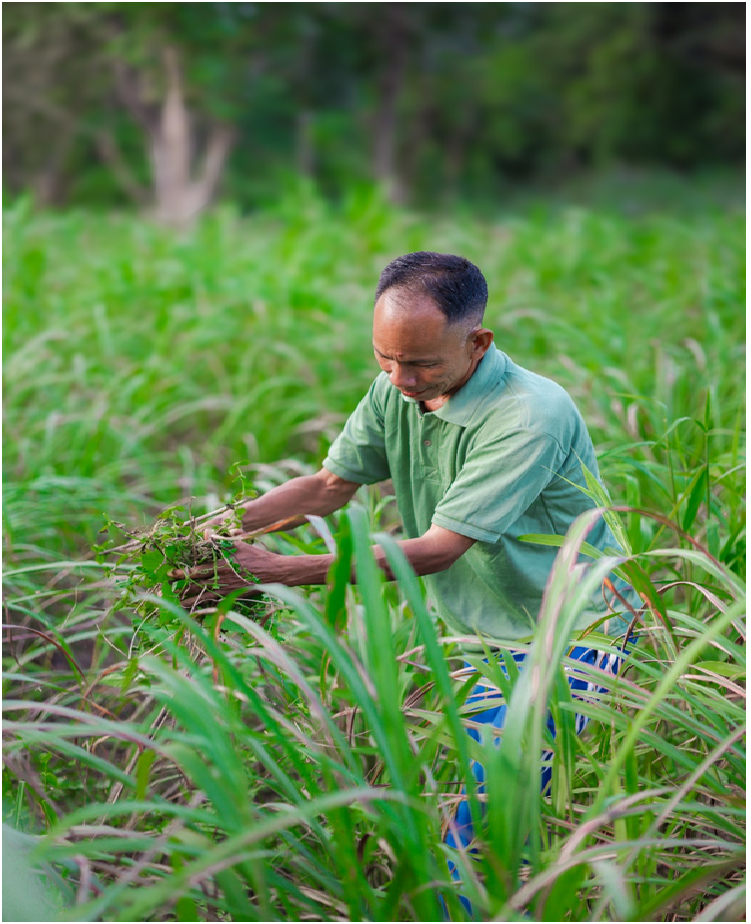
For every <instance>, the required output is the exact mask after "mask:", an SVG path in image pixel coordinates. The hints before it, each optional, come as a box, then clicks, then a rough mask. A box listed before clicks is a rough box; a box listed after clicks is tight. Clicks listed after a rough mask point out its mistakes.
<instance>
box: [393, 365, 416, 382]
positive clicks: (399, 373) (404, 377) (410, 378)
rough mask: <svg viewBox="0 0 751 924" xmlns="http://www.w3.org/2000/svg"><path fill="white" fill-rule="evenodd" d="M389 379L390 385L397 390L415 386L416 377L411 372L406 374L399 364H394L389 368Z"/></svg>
mask: <svg viewBox="0 0 751 924" xmlns="http://www.w3.org/2000/svg"><path fill="white" fill-rule="evenodd" d="M389 378H390V379H391V384H392V385H395V386H396V387H397V388H409V387H410V386H413V385H416V384H417V377H416V376H415V374H414V373H413V372H407V370H406V369H405V368H404V367H403V366H400V365H399V363H394V365H393V366H392V367H391V372H390V373H389Z"/></svg>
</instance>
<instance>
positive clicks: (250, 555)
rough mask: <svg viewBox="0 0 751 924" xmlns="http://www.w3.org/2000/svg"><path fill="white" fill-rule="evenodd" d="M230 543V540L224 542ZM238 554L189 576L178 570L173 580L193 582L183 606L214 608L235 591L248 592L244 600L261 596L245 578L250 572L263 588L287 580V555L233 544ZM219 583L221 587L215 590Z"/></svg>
mask: <svg viewBox="0 0 751 924" xmlns="http://www.w3.org/2000/svg"><path fill="white" fill-rule="evenodd" d="M224 541H225V542H226V541H227V540H226V539H224ZM232 544H233V545H234V546H235V549H236V552H235V554H234V555H233V556H232V558H231V559H229V560H226V559H220V560H219V561H217V563H216V568H215V567H214V565H198V566H197V567H195V568H190V569H189V570H188V571H187V574H186V572H184V571H182V570H175V571H173V572H172V573H171V574H170V577H171V578H172V579H173V580H179V579H180V578H188V579H190V582H191V583H190V585H189V586H188V587H187V588H186V590H185V591H184V596H183V597H182V603H183V606H186V607H191V606H193V605H194V604H196V603H201V604H214V603H216V602H217V600H219V599H220V598H221V597H226V596H227V595H228V594H231V593H232V592H233V591H236V590H240V589H244V591H245V592H244V593H243V594H242V596H246V595H248V596H252V595H253V594H257V593H260V591H258V590H256V588H255V584H253V583H252V581H251V580H250V578H248V577H246V576H245V573H246V572H250V574H252V575H253V576H254V577H255V578H257V579H258V581H259V583H261V584H270V583H274V582H282V583H283V578H284V564H285V562H284V559H285V556H284V555H276V554H275V553H274V552H269V551H268V549H265V548H264V547H263V546H261V545H258V544H254V545H248V544H247V543H245V542H242V541H240V540H236V541H233V543H232ZM215 581H218V585H219V586H218V587H215V586H214V584H215Z"/></svg>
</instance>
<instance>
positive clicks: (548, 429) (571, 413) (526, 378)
mask: <svg viewBox="0 0 751 924" xmlns="http://www.w3.org/2000/svg"><path fill="white" fill-rule="evenodd" d="M490 399H491V400H489V401H487V402H485V403H484V406H483V412H482V415H481V418H482V419H481V420H478V423H480V425H481V426H482V427H483V429H485V428H491V429H492V428H494V427H504V428H508V429H534V430H537V431H539V432H542V433H548V434H550V435H551V436H553V437H555V438H556V439H558V440H559V441H562V440H566V441H567V440H568V438H569V437H570V436H571V435H573V430H574V429H578V426H579V423H580V421H581V416H580V414H579V411H578V410H577V408H576V405H575V404H574V401H573V399H572V398H571V395H569V393H568V392H567V391H566V389H565V388H564V387H563V386H562V385H559V384H558V382H555V381H553V379H549V378H547V377H546V376H544V375H540V374H539V373H537V372H532V371H531V370H530V369H525V368H524V367H523V366H519V365H517V364H516V363H514V362H512V361H511V360H507V364H506V369H505V371H504V375H503V381H502V383H501V386H500V387H499V388H497V389H495V391H494V393H493V394H492V395H491V396H490Z"/></svg>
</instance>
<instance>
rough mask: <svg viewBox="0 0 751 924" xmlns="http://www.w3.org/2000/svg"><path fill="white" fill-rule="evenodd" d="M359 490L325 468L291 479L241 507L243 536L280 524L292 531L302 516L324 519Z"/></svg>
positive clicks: (216, 520)
mask: <svg viewBox="0 0 751 924" xmlns="http://www.w3.org/2000/svg"><path fill="white" fill-rule="evenodd" d="M359 487H360V485H359V484H357V483H356V482H354V481H346V480H345V479H344V478H340V477H339V476H338V475H335V474H334V473H333V472H330V471H328V470H327V469H325V468H322V469H321V470H320V471H319V472H316V474H315V475H302V476H300V477H299V478H293V479H291V480H290V481H287V482H285V483H284V484H281V485H279V486H278V487H276V488H272V489H271V490H270V491H267V492H266V494H263V495H261V497H257V498H255V499H254V500H249V501H245V503H243V504H242V507H243V508H244V513H243V518H242V528H243V532H248V533H252V532H256V531H258V530H262V529H267V528H268V527H269V526H274V525H275V524H280V525H279V528H280V529H281V528H284V529H294V527H295V526H299V525H301V524H302V523H304V522H305V516H310V515H314V516H319V517H325V516H328V515H329V514H330V513H333V512H334V511H335V510H339V509H340V508H341V507H343V506H344V505H345V504H346V503H347V502H348V501H350V500H351V499H352V497H353V496H354V494H355V492H356V491H357V489H358V488H359ZM226 516H227V514H222V515H221V516H218V517H214V519H213V520H210V521H209V523H207V524H205V525H206V526H209V527H210V526H219V525H220V524H221V523H222V522H223V521H224V520H225V519H226ZM282 524H283V526H282Z"/></svg>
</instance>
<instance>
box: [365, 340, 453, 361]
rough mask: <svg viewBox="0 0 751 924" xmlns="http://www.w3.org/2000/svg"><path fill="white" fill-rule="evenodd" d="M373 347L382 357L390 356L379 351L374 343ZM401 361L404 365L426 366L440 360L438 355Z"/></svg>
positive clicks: (387, 357)
mask: <svg viewBox="0 0 751 924" xmlns="http://www.w3.org/2000/svg"><path fill="white" fill-rule="evenodd" d="M373 349H374V351H375V352H376V353H377V354H378V355H379V356H383V358H384V359H391V357H390V356H386V354H385V353H381V351H380V350H379V349H378V347H377V346H376V345H375V344H373ZM401 362H403V363H404V365H405V366H426V365H428V364H432V363H437V362H440V360H439V358H438V357H425V358H423V359H402V360H401Z"/></svg>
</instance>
